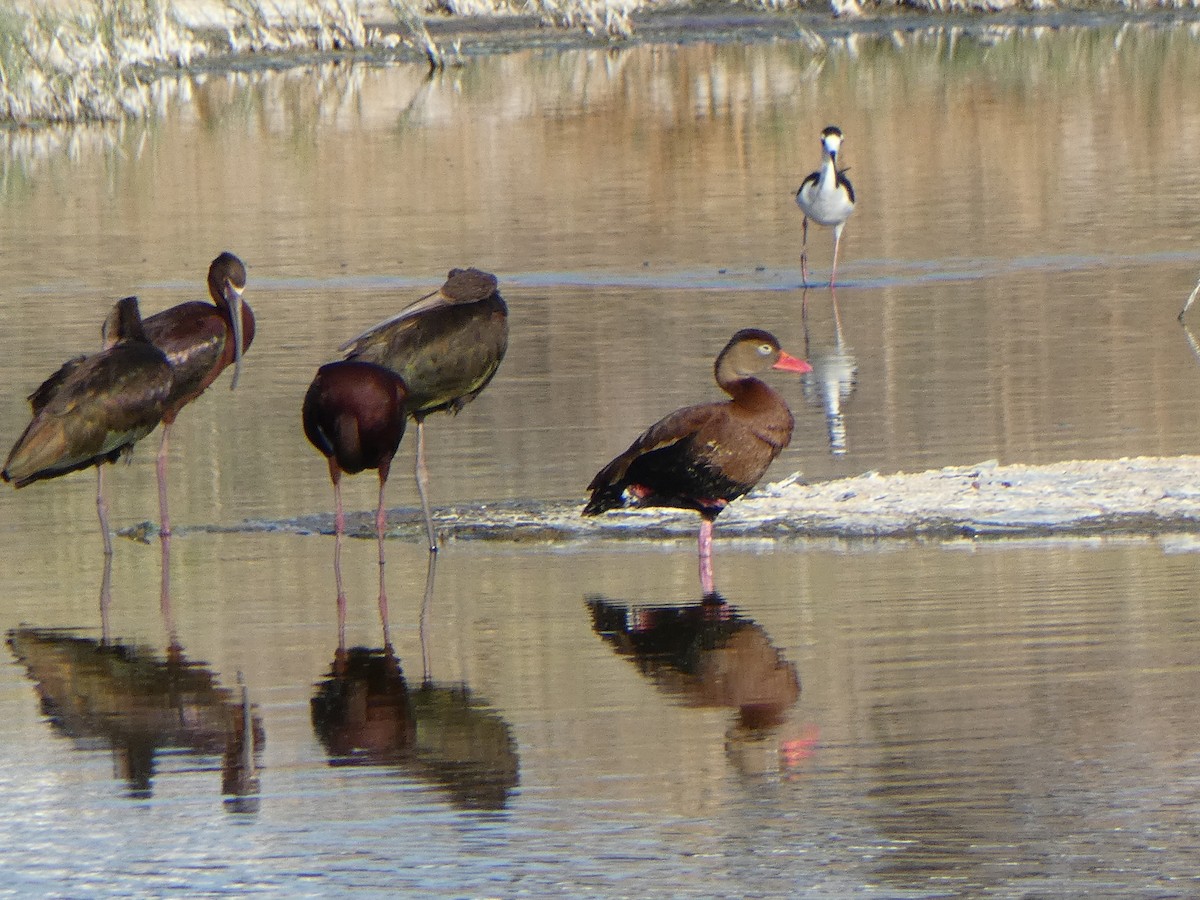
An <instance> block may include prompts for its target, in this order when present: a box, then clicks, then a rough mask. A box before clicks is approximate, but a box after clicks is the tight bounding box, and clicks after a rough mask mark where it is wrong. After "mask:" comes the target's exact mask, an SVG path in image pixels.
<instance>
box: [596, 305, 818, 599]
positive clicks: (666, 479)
mask: <svg viewBox="0 0 1200 900" xmlns="http://www.w3.org/2000/svg"><path fill="white" fill-rule="evenodd" d="M714 368H715V375H716V380H717V384H718V385H719V386H720V387H721V389H722V390H723V391H725V393H727V394H729V397H730V399H728V400H724V401H716V402H712V403H701V404H698V405H696V406H688V407H684V408H683V409H679V410H676V411H675V412H673V413H671V414H670V415H668V416H666V417H665V418H663V419H661V420H660V421H658V422H656V423H655V424H653V425H651V426H650V427H649V428H648V429H646V431H644V432H643V433H642V434H641V435H640V436H638V438H637V440H635V441H634V442H633V443H632V444H631V445H630V446H629V449H627V450H626V451H625V452H624V453H622V454H621V455H619V456H618V457H616V458H615V459H614V460H613V461H612V462H610V463H609V464H608V465H606V466H605V467H604V468H603V469H601V470H600V471H599V472H598V473H597V474H596V477H595V478H593V479H592V481H591V483H590V484H589V485H588V490H589V491H591V497H590V498H589V500H588V502H587V505H586V506H584V508H583V514H584V515H585V516H594V515H598V514H600V513H602V512H605V511H606V510H610V509H615V508H617V507H621V506H671V507H680V508H683V509H693V510H695V511H696V512H698V513H700V516H701V529H700V561H701V580H702V582H705V592H706V593H708V592H710V591H711V574H712V572H711V552H712V547H711V538H712V523H713V520H714V519H715V518H716V517H717V516H718V515H719V514H720V513H721V510H723V509H724V508H725V507H726V506H727V505H728V504H729V503H730V501H732V500H736V499H737V498H738V497H740V496H742V495H743V494H745V493H746V492H747V491H749V490H750V489H751V488H753V487H754V485H756V484H757V483H758V481H759V479H761V478H762V477H763V475H764V474H766V471H767V468H768V467H769V466H770V465H771V463H772V461H774V459H775V457H777V456H778V455H779V454H780V452H781V451H782V450H783V449H784V448H785V447H786V446H787V445H788V443H789V442H790V441H791V439H792V425H793V422H792V413H791V411H790V410H789V409H788V406H787V403H785V402H784V400H783V398H782V397H780V396H779V394H777V393H776V392H775V391H774V390H773V389H772V388H770V387H768V386H767V385H766V384H765V383H764V382H762V381H760V380H759V379H758V378H755V377H754V376H755V375H756V374H758V373H760V372H764V371H766V370H767V369H782V370H784V371H788V372H808V371H811V367H810V366H809V365H808V363H806V362H804V361H803V360H799V359H796V358H795V357H792V356H789V355H788V354H787V353H784V352H783V350H782V349H780V346H779V342H778V341H777V340H776V339H775V338H774V336H772V335H771V334H769V333H767V332H765V331H760V330H758V329H755V328H747V329H743V330H742V331H739V332H738V333H737V334H735V335H734V336H733V337H732V338H730V340H729V343H728V344H726V345H725V348H724V349H723V350H722V351H721V353H720V354H719V355H718V356H717V361H716V365H715V367H714Z"/></svg>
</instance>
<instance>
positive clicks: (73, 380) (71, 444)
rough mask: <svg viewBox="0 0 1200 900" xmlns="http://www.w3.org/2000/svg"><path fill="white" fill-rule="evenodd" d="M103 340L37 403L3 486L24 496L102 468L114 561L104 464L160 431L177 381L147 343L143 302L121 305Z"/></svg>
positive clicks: (37, 394) (101, 506) (100, 504)
mask: <svg viewBox="0 0 1200 900" xmlns="http://www.w3.org/2000/svg"><path fill="white" fill-rule="evenodd" d="M102 333H103V336H104V349H103V350H101V351H100V352H99V353H94V354H91V355H90V356H78V357H75V358H74V359H70V360H68V361H67V362H65V363H64V364H63V365H62V367H61V368H60V369H59V370H58V371H57V372H55V373H54V374H53V375H51V376H50V377H49V378H47V379H46V380H45V381H44V382H42V384H41V385H40V386H39V387H38V388H37V390H35V391H34V392H33V393H32V394H30V395H29V405H30V408H31V410H32V412H33V418H32V420H31V421H30V422H29V424H28V425H27V426H26V428H25V431H24V432H22V434H21V436H20V437H19V438H18V439H17V442H16V443H15V444H14V445H13V448H12V450H11V451H10V452H9V454H8V459H7V461H6V462H5V463H4V469H3V470H2V471H0V478H3V479H4V481H6V482H10V483H11V484H13V485H14V486H15V487H18V488H21V487H25V486H26V485H28V484H32V483H33V482H35V481H40V480H42V479H45V478H57V477H58V476H59V475H66V474H67V473H68V472H75V471H78V470H80V469H86V468H87V467H89V466H96V471H97V486H96V512H97V515H98V516H99V519H100V529H101V533H102V534H103V536H104V554H105V556H106V557H111V556H112V537H111V536H110V534H109V531H108V504H107V503H106V501H105V498H104V468H103V464H104V463H106V462H116V460H117V459H118V458H119V457H120V456H121V455H122V454H127V453H129V452H130V451H131V450H132V449H133V445H134V444H135V443H137V442H138V441H139V440H141V439H142V438H144V437H145V436H146V435H148V434H149V433H150V432H151V431H153V430H154V428H155V426H157V425H158V423H159V421H160V420H161V419H162V417H163V415H164V413H165V411H166V408H167V405H166V404H167V399H168V397H169V396H170V394H171V389H172V385H173V382H174V375H173V372H172V370H171V366H170V364H169V363H168V362H167V358H166V355H165V354H164V353H163V352H162V351H161V350H159V349H158V348H157V347H155V346H154V345H153V344H152V343H150V341H149V339H148V338H147V335H146V332H145V329H144V328H143V323H142V319H141V316H140V314H139V311H138V301H137V298H136V297H125V298H123V299H121V300H119V301H117V303H116V305H114V306H113V308H112V311H111V312H110V313H109V314H108V317H107V318H106V319H105V322H104V326H103V329H102Z"/></svg>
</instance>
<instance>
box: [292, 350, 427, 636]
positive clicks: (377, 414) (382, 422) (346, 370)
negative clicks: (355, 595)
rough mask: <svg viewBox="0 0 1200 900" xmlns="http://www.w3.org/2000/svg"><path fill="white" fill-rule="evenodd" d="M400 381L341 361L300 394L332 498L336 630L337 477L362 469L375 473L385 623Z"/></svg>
mask: <svg viewBox="0 0 1200 900" xmlns="http://www.w3.org/2000/svg"><path fill="white" fill-rule="evenodd" d="M406 397H407V391H406V389H405V386H404V382H403V381H401V379H400V377H399V376H398V375H397V374H396V373H395V372H393V371H391V370H390V369H386V368H384V367H383V366H377V365H375V364H374V363H367V362H361V361H357V360H343V361H341V362H332V363H327V364H326V365H323V366H321V368H319V369H318V370H317V375H316V377H315V378H314V379H313V382H312V384H311V385H309V388H308V393H307V394H305V395H304V409H303V413H302V415H303V420H304V434H305V435H306V436H307V437H308V439H309V441H311V442H312V445H313V446H314V447H316V448H317V449H318V450H320V451H321V453H323V454H324V455H325V458H326V459H327V460H328V461H329V478H330V480H332V481H333V498H334V507H335V510H336V511H335V513H334V535H335V543H334V554H333V566H334V575H335V578H336V581H337V586H338V622H339V628H340V627H341V626H342V623H343V622H344V621H345V609H346V596H345V593H344V592H343V589H342V564H341V557H342V535H343V534H344V533H345V530H346V516H345V513H344V512H343V509H342V473H343V472H345V473H347V474H350V475H355V474H357V473H359V472H362V471H363V470H364V469H377V470H378V471H379V504H378V506H377V507H376V510H375V533H376V536H377V538H378V540H379V614H380V616H381V617H382V618H383V621H384V623H385V627H386V623H387V594H386V592H385V591H384V581H383V536H384V532H385V531H386V530H387V513H386V508H385V506H384V499H383V498H384V489H385V487H386V486H387V479H388V472H389V471H390V470H391V467H392V457H394V456H395V455H396V450H397V449H398V448H399V447H400V440H401V438H403V437H404V423H405V419H406V417H407V411H406V409H405V400H406Z"/></svg>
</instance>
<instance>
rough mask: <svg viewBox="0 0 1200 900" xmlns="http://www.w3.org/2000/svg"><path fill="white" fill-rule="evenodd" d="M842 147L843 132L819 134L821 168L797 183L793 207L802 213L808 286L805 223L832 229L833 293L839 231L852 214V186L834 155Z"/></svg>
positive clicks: (802, 269)
mask: <svg viewBox="0 0 1200 900" xmlns="http://www.w3.org/2000/svg"><path fill="white" fill-rule="evenodd" d="M841 147H842V130H841V129H840V128H838V127H837V126H836V125H830V126H829V127H828V128H826V129H825V130H824V131H822V132H821V153H822V156H823V158H822V160H821V168H820V169H818V170H817V171H815V172H812V173H810V174H809V175H808V177H807V178H805V179H804V181H802V182H801V183H800V188H799V190H797V191H796V205H797V206H799V207H800V209H801V211H802V212H803V213H804V226H803V228H804V231H803V235H804V236H803V239H802V247H801V250H800V277H801V278H802V279H803V281H804V286H805V287H807V286H808V220H809V219H812V220H813V221H814V222H816V223H817V224H818V225H825V226H826V227H832V228H833V268H832V270H831V271H830V273H829V287H830V288H831V289H832V288H833V286H834V281H835V280H836V278H837V263H838V248H839V246H840V245H841V242H842V229H843V228H845V227H846V220H847V219H849V218H850V214H851V213H852V212H854V186H853V185H852V184H850V179H849V178H847V177H846V170H845V169H838V167H837V155H838V153H839V152H840V150H841Z"/></svg>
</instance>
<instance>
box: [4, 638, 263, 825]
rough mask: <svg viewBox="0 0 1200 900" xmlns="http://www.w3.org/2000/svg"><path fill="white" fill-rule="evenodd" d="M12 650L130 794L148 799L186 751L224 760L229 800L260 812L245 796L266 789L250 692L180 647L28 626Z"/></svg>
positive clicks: (56, 716)
mask: <svg viewBox="0 0 1200 900" xmlns="http://www.w3.org/2000/svg"><path fill="white" fill-rule="evenodd" d="M8 646H9V649H10V650H12V653H13V655H14V656H15V657H16V658H17V660H18V661H19V662H20V663H21V664H22V665H24V666H25V669H26V672H27V674H28V676H29V678H30V680H32V681H33V682H34V686H35V688H36V689H37V693H38V697H39V700H40V703H41V709H42V713H43V714H44V715H45V716H46V717H47V718H48V719H49V721H50V723H51V725H52V726H53V727H54V728H55V730H57V731H59V732H61V733H62V734H64V735H65V736H67V737H69V738H71V739H72V740H74V741H75V742H76V743H77V745H78V746H79V748H80V749H92V748H94V747H96V746H97V745H105V746H108V747H110V748H111V749H112V754H113V764H114V771H115V772H116V774H117V776H118V777H120V778H122V779H123V780H124V781H125V783H126V785H127V786H128V790H129V796H130V797H134V798H139V799H142V798H149V797H150V796H151V795H152V793H153V780H154V775H155V772H156V758H157V757H159V756H161V754H163V753H164V752H166V751H171V750H183V751H185V752H186V753H189V754H194V755H197V756H209V755H220V756H221V760H222V761H221V790H222V793H224V794H226V795H227V796H230V797H235V798H241V799H239V800H238V802H237V804H236V808H237V809H239V810H245V809H249V808H253V805H254V802H253V800H247V799H245V798H247V796H248V795H252V794H253V793H254V792H255V790H256V788H257V779H256V777H255V765H254V753H255V751H256V750H257V749H258V748H261V747H262V745H263V741H264V734H263V730H262V720H261V719H260V718H259V717H258V716H256V715H253V713H252V712H251V707H250V705H249V702H248V698H247V695H246V691H245V689H244V688H243V689H242V692H241V696H240V697H237V698H235V697H234V696H233V694H232V693H231V692H230V691H229V690H228V689H227V688H224V687H221V686H220V684H219V683H218V680H217V676H216V674H215V673H214V672H212V670H210V669H209V668H207V667H206V666H205V665H204V664H203V663H199V662H194V661H192V660H189V659H188V658H187V656H186V654H185V653H184V650H183V648H182V647H181V646H179V644H177V643H174V642H172V643H171V644H169V645H168V647H167V648H166V651H165V652H164V653H163V654H161V655H160V654H159V653H158V652H157V651H156V650H154V649H153V648H151V647H146V646H137V645H134V644H126V643H123V642H121V641H116V642H106V641H104V640H102V639H96V638H89V637H84V636H83V635H80V634H78V633H77V632H76V631H75V630H74V629H64V628H34V627H22V628H15V629H13V630H11V631H10V632H9V634H8ZM247 733H250V734H252V735H253V741H252V742H247V741H246V735H247Z"/></svg>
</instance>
